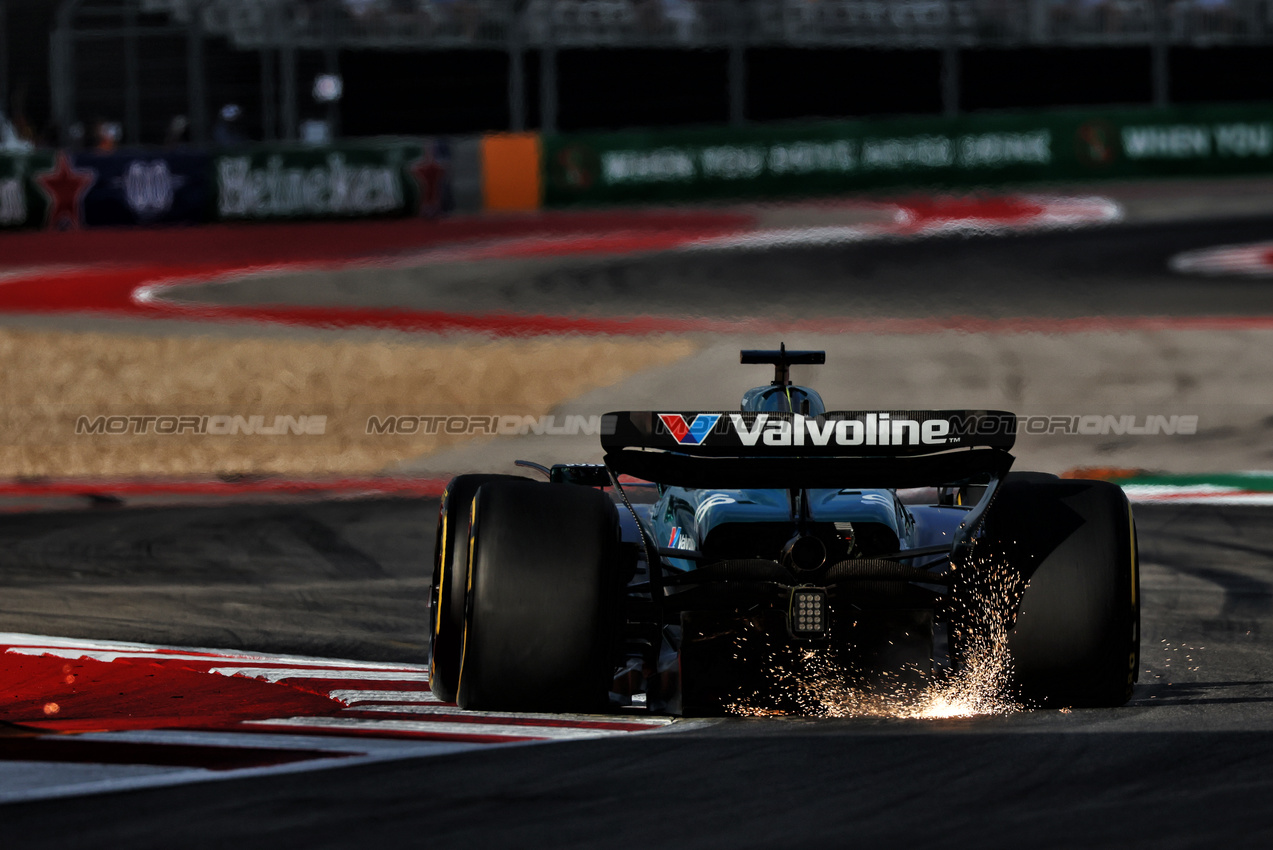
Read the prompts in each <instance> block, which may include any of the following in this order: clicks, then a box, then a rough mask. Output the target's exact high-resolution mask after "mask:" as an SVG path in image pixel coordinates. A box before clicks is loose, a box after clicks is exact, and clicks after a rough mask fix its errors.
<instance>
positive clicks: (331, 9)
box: [0, 0, 1273, 143]
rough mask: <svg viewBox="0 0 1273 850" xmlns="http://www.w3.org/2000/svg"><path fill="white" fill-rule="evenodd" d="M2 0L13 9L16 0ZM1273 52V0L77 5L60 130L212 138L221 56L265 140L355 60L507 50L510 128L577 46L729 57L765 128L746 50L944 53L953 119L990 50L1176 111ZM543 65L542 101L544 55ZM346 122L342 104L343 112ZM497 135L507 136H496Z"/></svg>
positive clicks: (248, 0)
mask: <svg viewBox="0 0 1273 850" xmlns="http://www.w3.org/2000/svg"><path fill="white" fill-rule="evenodd" d="M0 3H3V0H0ZM1269 44H1273V0H61V2H60V4H59V6H58V9H57V13H56V21H55V25H54V30H53V34H52V39H51V48H50V59H49V62H50V88H51V92H52V104H53V115H54V119H55V121H56V122H57V124H58V125H59V126H60V127H61V128H63V132H65V131H66V128H71V127H73V126H75V125H76V123H77V122H83V121H84V120H86V116H89V115H92V114H95V113H99V112H101V113H114V114H117V115H119V116H120V117H121V118H122V123H123V127H124V139H125V141H126V142H129V143H136V142H139V141H143V140H147V139H152V138H154V137H155V136H156V135H158V128H160V126H161V125H162V124H163V122H165V121H167V120H168V119H169V117H170V116H171V114H172V113H173V112H174V111H177V108H178V107H181V109H182V110H183V111H184V112H185V113H186V114H188V115H189V116H190V132H191V136H192V139H193V140H194V141H197V142H202V141H205V140H207V139H208V137H209V131H210V126H209V125H210V123H211V121H212V115H213V114H214V112H215V110H216V108H217V106H218V101H219V100H224V99H225V98H224V97H220V96H218V93H217V92H214V91H213V89H218V87H220V88H219V89H218V91H221V90H224V89H225V88H226V83H225V80H224V79H222V77H223V75H222V74H219V73H218V74H211V75H210V73H209V70H208V62H209V51H210V50H213V51H217V50H219V51H221V52H223V53H224V52H225V51H227V50H228V51H233V52H237V53H239V54H242V55H248V56H253V57H254V58H255V61H254V63H253V64H254V65H255V67H254V68H253V67H251V66H250V65H248V64H246V63H244V62H242V61H240V62H238V63H237V64H236V65H235V66H234V67H235V68H236V69H237V70H236V71H235V74H237V76H238V78H239V84H240V89H241V88H242V86H243V85H246V84H248V80H247V78H249V77H252V78H255V79H253V80H251V81H250V82H251V84H253V85H255V86H257V87H259V91H260V103H261V104H262V106H261V112H262V115H261V120H260V123H261V126H262V127H263V128H264V129H263V131H262V134H263V135H264V136H265V137H266V138H284V139H293V138H296V136H297V132H298V116H299V113H298V109H299V108H300V107H299V106H298V104H302V105H306V106H308V107H309V108H310V111H311V112H312V111H313V109H312V107H313V104H312V103H310V98H309V92H308V88H307V86H308V85H309V84H310V83H311V81H312V79H311V77H312V74H313V73H315V72H322V71H325V72H328V73H339V72H340V57H341V55H342V53H343V52H346V51H376V50H381V51H395V52H403V51H407V52H412V51H419V52H440V51H478V52H483V51H484V52H488V53H489V52H497V53H502V54H505V55H506V56H507V63H506V68H507V97H508V111H507V115H508V127H507V129H512V130H519V129H522V128H524V127H525V126H527V121H528V105H529V106H531V107H533V108H534V111H535V113H536V115H537V118H538V122H537V123H538V126H539V127H540V128H541V129H542V130H544V131H545V132H553V131H554V130H555V129H556V126H557V121H556V116H557V102H556V98H557V90H558V65H557V55H558V53H559V52H560V51H568V50H579V49H595V48H604V47H609V48H622V49H656V50H685V51H690V50H699V51H713V55H717V54H718V55H720V56H721V58H722V61H723V63H724V65H725V68H724V76H725V79H726V80H727V88H728V103H729V107H728V119H729V120H730V121H731V122H733V123H742V122H744V121H746V120H747V119H748V117H749V116H748V115H747V114H746V103H747V87H748V80H747V73H746V67H747V66H746V63H745V61H744V57H745V56H746V54H747V51H749V50H755V49H764V48H793V47H794V48H801V47H804V48H866V49H881V50H929V51H935V52H936V53H938V54H939V55H940V57H941V60H940V68H941V83H940V86H941V89H940V91H941V102H942V109H943V110H944V111H945V112H946V113H948V114H953V113H955V112H957V111H958V110H959V109H960V103H959V75H960V53H961V51H964V50H968V49H974V48H986V47H1002V48H1013V47H1046V48H1066V47H1072V48H1081V47H1110V46H1122V47H1139V48H1145V49H1146V50H1147V55H1148V57H1149V62H1150V64H1151V66H1152V68H1151V76H1152V80H1153V98H1152V99H1153V101H1154V102H1156V103H1157V104H1159V105H1164V104H1166V103H1167V102H1168V101H1169V94H1170V85H1169V83H1170V81H1169V80H1168V65H1167V58H1166V57H1167V51H1168V50H1169V49H1171V48H1172V47H1173V46H1181V45H1188V46H1194V47H1197V46H1211V45H1217V46H1223V45H1269ZM528 57H531V58H533V59H534V61H535V69H536V70H535V74H534V83H535V85H534V88H535V89H536V91H533V92H532V91H527V82H528V75H527V74H526V70H525V69H526V64H527V58H528ZM325 117H326V118H327V120H328V121H329V123H331V124H337V123H338V122H339V117H340V112H339V106H338V105H336V104H331V105H329V106H327V107H326V114H325ZM490 129H501V128H496V127H492V128H490Z"/></svg>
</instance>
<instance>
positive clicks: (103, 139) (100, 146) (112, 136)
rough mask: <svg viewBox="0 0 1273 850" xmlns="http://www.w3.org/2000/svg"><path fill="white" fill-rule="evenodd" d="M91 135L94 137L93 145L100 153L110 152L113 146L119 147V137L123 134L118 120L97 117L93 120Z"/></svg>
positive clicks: (112, 150)
mask: <svg viewBox="0 0 1273 850" xmlns="http://www.w3.org/2000/svg"><path fill="white" fill-rule="evenodd" d="M93 135H94V137H95V144H94V147H96V148H97V150H99V151H101V152H102V153H112V152H114V150H115V148H117V147H119V140H120V137H121V136H123V135H124V134H123V131H122V130H121V129H120V126H119V123H118V122H116V121H107V120H105V119H103V118H99V119H98V120H97V121H94V122H93Z"/></svg>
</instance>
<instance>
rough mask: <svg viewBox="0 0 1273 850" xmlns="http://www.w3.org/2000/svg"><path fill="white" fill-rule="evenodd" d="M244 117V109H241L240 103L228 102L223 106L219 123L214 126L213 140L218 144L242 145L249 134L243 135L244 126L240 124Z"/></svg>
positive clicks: (218, 117)
mask: <svg viewBox="0 0 1273 850" xmlns="http://www.w3.org/2000/svg"><path fill="white" fill-rule="evenodd" d="M242 117H243V110H241V109H239V106H238V104H235V103H227V104H226V105H225V106H223V107H221V113H220V114H219V115H218V116H217V123H216V124H214V125H213V127H212V141H214V142H215V143H217V144H218V145H241V144H243V143H244V142H246V141H247V136H245V135H243V128H242V126H241V125H240V124H239V120H240V119H241V118H242Z"/></svg>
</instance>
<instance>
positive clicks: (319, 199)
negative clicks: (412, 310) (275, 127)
mask: <svg viewBox="0 0 1273 850" xmlns="http://www.w3.org/2000/svg"><path fill="white" fill-rule="evenodd" d="M436 167H437V166H436V164H435V163H434V162H433V159H432V157H430V156H426V155H425V145H424V144H423V143H422V142H421V141H419V140H409V141H406V140H404V141H389V142H371V143H367V144H339V145H334V146H325V147H321V148H314V147H304V146H281V145H280V146H256V147H253V148H252V149H250V150H244V151H225V152H221V153H218V154H217V155H216V156H214V158H213V163H212V170H213V178H214V187H215V188H214V191H213V194H214V204H213V215H212V218H213V219H214V220H219V221H231V220H263V219H287V218H365V217H368V216H393V215H410V214H414V213H415V212H416V211H417V210H418V209H419V208H420V204H421V200H422V197H424V196H426V195H428V194H429V188H428V187H429V181H430V179H431V177H430V174H429V170H430V168H436Z"/></svg>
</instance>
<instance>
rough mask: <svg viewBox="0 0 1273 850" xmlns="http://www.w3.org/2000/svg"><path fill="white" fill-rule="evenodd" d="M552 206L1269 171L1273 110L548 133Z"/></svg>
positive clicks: (547, 190) (549, 202)
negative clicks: (550, 134) (604, 132)
mask: <svg viewBox="0 0 1273 850" xmlns="http://www.w3.org/2000/svg"><path fill="white" fill-rule="evenodd" d="M543 150H544V163H543V167H544V171H545V174H544V187H545V189H544V194H545V203H546V204H547V205H550V206H561V205H569V204H575V203H598V202H623V201H683V200H697V199H704V198H725V197H776V196H783V195H817V194H831V193H836V192H843V191H851V190H861V189H876V188H889V187H903V186H933V185H938V186H942V185H944V186H977V185H991V184H997V183H1006V182H1031V181H1044V180H1091V179H1100V178H1106V177H1119V178H1134V177H1156V176H1173V175H1182V176H1183V175H1208V174H1242V173H1251V172H1259V171H1273V105H1267V106H1251V107H1208V108H1180V109H1161V110H1157V109H1152V110H1151V109H1144V110H1123V111H1112V110H1082V111H1078V110H1075V111H1068V112H1047V113H1028V114H1012V115H1009V114H1002V115H966V116H960V117H957V118H952V119H944V118H906V119H889V120H879V121H853V122H827V123H818V124H808V125H802V126H795V125H777V126H768V127H749V128H743V129H729V130H726V129H704V130H686V131H659V132H654V131H652V132H645V133H607V134H590V135H566V136H554V137H548V138H546V139H545V140H544V146H543Z"/></svg>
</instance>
